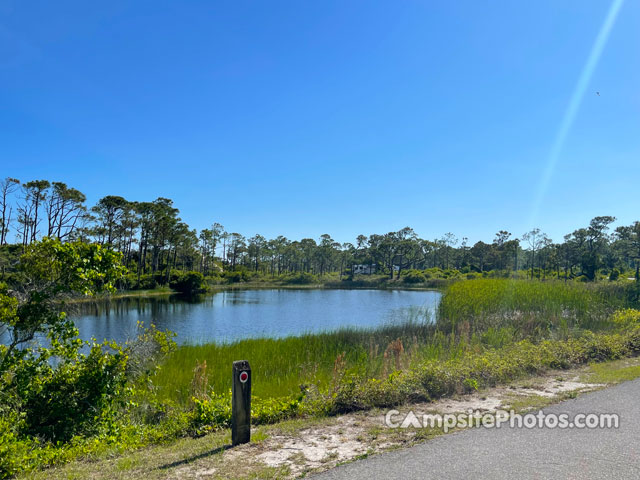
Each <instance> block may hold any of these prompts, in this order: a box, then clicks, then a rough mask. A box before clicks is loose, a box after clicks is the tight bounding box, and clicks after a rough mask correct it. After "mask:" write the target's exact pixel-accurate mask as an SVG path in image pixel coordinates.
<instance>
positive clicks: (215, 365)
mask: <svg viewBox="0 0 640 480" xmlns="http://www.w3.org/2000/svg"><path fill="white" fill-rule="evenodd" d="M433 329H434V327H433V325H429V324H428V323H427V322H425V321H423V320H422V319H420V318H410V319H408V320H407V321H406V322H403V323H398V324H395V325H386V326H383V327H380V328H377V329H371V330H369V329H355V328H345V329H341V330H338V331H334V332H324V333H315V334H307V335H302V336H296V337H286V338H277V339H272V338H257V339H247V340H241V341H237V342H233V343H226V344H215V343H211V344H204V345H183V346H180V347H179V348H178V349H177V351H175V352H174V353H172V354H171V355H170V356H169V357H168V358H167V359H166V361H165V363H164V364H163V365H162V366H161V367H162V368H161V369H160V370H159V371H158V373H157V374H156V376H155V379H154V384H155V385H157V386H158V394H159V395H160V397H161V398H165V399H172V400H174V401H177V402H179V403H185V402H187V401H189V399H190V397H191V395H192V390H193V389H192V380H193V378H194V368H195V367H196V365H199V364H200V365H202V364H203V362H206V372H205V373H206V377H207V380H208V385H209V387H210V388H211V389H212V391H213V392H215V393H223V392H226V391H227V390H228V389H229V388H230V386H231V365H232V362H233V361H234V360H240V359H243V360H248V361H249V363H250V364H251V369H252V374H253V375H252V378H253V380H252V388H253V393H254V394H255V395H256V396H258V397H262V398H266V397H280V396H288V395H292V394H296V393H298V392H300V386H301V385H303V384H306V385H310V384H313V385H318V386H320V387H323V386H327V385H329V383H331V381H332V380H333V377H334V374H335V370H336V369H337V368H342V367H346V368H348V369H349V370H350V371H351V372H353V373H354V374H357V375H359V376H365V377H370V376H374V375H378V374H381V373H383V372H384V370H385V367H386V368H387V369H388V370H393V369H394V367H395V360H396V357H398V355H394V354H393V353H389V352H387V360H385V350H386V349H387V347H388V346H389V344H390V343H392V342H393V341H397V340H398V339H400V341H401V343H402V345H403V350H405V351H406V354H405V355H404V357H403V360H406V358H407V356H408V354H409V353H415V352H417V351H418V350H419V349H422V350H423V349H424V348H425V347H426V345H425V340H426V339H428V338H432V336H433V335H432V333H433ZM444 351H445V348H440V349H433V352H432V354H438V353H439V352H444ZM336 362H338V364H339V365H337V364H336ZM390 363H393V364H390Z"/></svg>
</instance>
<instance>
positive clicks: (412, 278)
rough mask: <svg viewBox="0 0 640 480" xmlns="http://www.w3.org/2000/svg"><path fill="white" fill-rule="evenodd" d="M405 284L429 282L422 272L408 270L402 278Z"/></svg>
mask: <svg viewBox="0 0 640 480" xmlns="http://www.w3.org/2000/svg"><path fill="white" fill-rule="evenodd" d="M402 281H403V282H404V283H424V282H426V281H427V277H425V276H424V274H423V273H422V272H421V271H420V270H407V272H406V273H405V274H403V276H402Z"/></svg>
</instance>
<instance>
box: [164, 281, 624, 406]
mask: <svg viewBox="0 0 640 480" xmlns="http://www.w3.org/2000/svg"><path fill="white" fill-rule="evenodd" d="M622 297H624V295H623V293H622V292H619V291H617V290H615V288H614V287H611V286H609V285H606V284H600V285H588V284H583V283H567V284H565V283H564V282H561V281H547V282H539V281H528V280H509V279H476V280H473V281H468V282H458V283H455V284H453V285H451V286H449V287H448V289H447V290H446V291H445V294H444V295H443V298H442V301H441V303H440V306H439V307H438V311H437V314H436V315H435V319H436V320H435V322H434V321H433V319H434V315H433V314H432V313H431V312H428V311H425V310H422V309H419V308H417V309H413V310H409V311H407V312H405V315H404V317H403V318H396V319H395V322H394V323H393V324H388V325H384V326H382V327H379V328H375V329H354V328H344V329H341V330H338V331H333V332H324V333H313V334H307V335H301V336H295V337H286V338H276V339H272V338H257V339H246V340H241V341H237V342H233V343H223V344H215V343H212V344H203V345H183V346H181V347H179V348H178V349H177V351H176V352H174V353H173V354H172V355H171V356H169V357H168V358H167V360H166V362H165V363H164V364H163V365H162V366H161V367H162V368H161V369H160V370H159V372H158V373H157V375H156V377H155V378H154V384H155V385H156V386H157V393H158V395H159V397H160V398H162V399H164V400H172V401H175V402H178V403H179V404H183V405H186V404H188V402H189V401H190V399H191V397H192V396H194V394H195V395H196V396H199V395H198V392H196V391H195V390H197V389H195V390H194V387H193V385H194V377H198V376H200V377H202V375H203V372H202V365H203V364H206V372H205V373H204V374H205V375H206V378H199V379H198V380H197V382H196V383H197V384H198V385H202V384H203V383H205V384H206V385H208V386H209V388H210V391H211V392H213V393H217V394H220V393H225V392H227V391H228V390H229V388H230V384H231V364H232V362H233V361H234V360H240V359H245V360H249V362H250V364H251V367H252V370H253V393H254V395H255V396H256V397H258V398H272V397H287V396H291V395H297V394H299V393H300V388H301V386H313V387H314V388H315V389H317V390H327V389H330V388H331V385H334V384H335V383H336V382H337V381H338V380H339V379H338V376H344V375H345V374H348V375H350V376H356V377H358V378H365V379H366V378H379V379H380V378H385V377H387V376H388V375H390V374H392V373H393V372H394V371H406V370H409V369H411V368H412V367H414V366H416V365H418V364H420V363H421V362H424V361H433V360H442V361H448V360H452V359H456V358H460V357H462V356H464V355H465V354H467V353H468V352H470V351H471V352H473V351H475V352H480V351H482V350H485V349H501V348H504V347H507V346H509V345H511V344H513V343H514V342H517V341H520V340H523V339H527V340H530V341H533V342H537V341H541V340H544V339H558V340H566V339H569V338H573V337H578V336H580V335H581V334H582V332H585V331H587V330H591V331H601V330H602V331H606V330H614V329H615V325H612V323H611V321H610V316H611V315H610V314H611V312H612V311H613V310H615V309H616V308H618V307H620V306H622V304H623V300H622ZM302 321H303V320H302ZM200 390H201V388H200ZM200 393H201V392H200Z"/></svg>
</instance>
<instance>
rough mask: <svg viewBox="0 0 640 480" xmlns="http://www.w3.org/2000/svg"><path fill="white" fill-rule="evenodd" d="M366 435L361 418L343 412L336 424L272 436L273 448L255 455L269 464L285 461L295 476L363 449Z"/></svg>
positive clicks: (349, 457) (335, 461) (347, 458)
mask: <svg viewBox="0 0 640 480" xmlns="http://www.w3.org/2000/svg"><path fill="white" fill-rule="evenodd" d="M365 435H366V429H365V427H364V424H363V423H362V422H359V421H357V420H356V418H355V417H354V416H343V417H341V418H340V420H339V422H338V423H337V424H335V425H331V426H329V427H317V428H309V429H303V430H301V431H300V432H299V434H298V436H296V437H291V436H284V435H281V436H279V435H276V436H274V437H271V438H269V440H268V443H269V444H272V445H273V446H274V447H275V448H270V449H268V450H267V451H265V452H264V453H261V454H259V455H258V457H257V458H258V460H260V461H262V462H263V463H265V464H266V465H268V466H270V467H279V466H282V465H286V466H287V467H289V470H290V472H291V474H292V476H296V475H299V474H301V473H302V472H305V471H309V470H316V469H319V468H322V467H323V466H325V465H328V464H336V463H340V462H344V461H346V460H350V459H352V458H354V457H357V456H359V455H362V454H364V453H366V452H367V450H368V449H369V446H368V445H367V444H366V443H364V441H363V440H364V436H365Z"/></svg>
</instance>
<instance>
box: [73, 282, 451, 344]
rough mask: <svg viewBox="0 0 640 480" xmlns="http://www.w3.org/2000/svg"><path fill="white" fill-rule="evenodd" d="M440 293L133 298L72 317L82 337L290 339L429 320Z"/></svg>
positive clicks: (92, 306) (90, 306) (87, 307)
mask: <svg viewBox="0 0 640 480" xmlns="http://www.w3.org/2000/svg"><path fill="white" fill-rule="evenodd" d="M439 299H440V293H439V292H435V291H399V290H235V291H223V292H218V293H214V294H211V295H206V296H201V297H200V298H197V299H184V298H180V297H175V296H171V297H164V296H163V297H148V298H138V297H129V298H122V299H118V300H113V301H110V302H97V303H86V304H81V305H78V306H77V307H76V310H75V311H74V312H73V314H72V316H73V318H74V319H75V322H76V324H77V326H78V328H79V329H80V334H81V337H82V338H84V339H89V338H91V337H95V338H97V339H98V340H99V341H101V340H103V339H109V340H111V339H113V340H116V341H124V340H127V339H129V338H132V337H134V336H135V335H136V331H137V324H138V322H144V324H145V325H149V324H151V323H153V324H155V325H156V326H157V327H158V328H161V329H170V330H173V331H174V332H176V333H177V334H178V337H177V340H178V342H179V343H185V342H196V343H199V342H211V341H217V342H222V341H231V340H237V339H241V338H249V337H259V336H269V337H282V336H287V335H297V334H302V333H305V332H317V331H323V330H335V329H337V328H340V327H346V326H351V327H372V326H377V325H381V324H383V323H385V322H399V321H403V320H406V319H407V318H411V319H413V320H417V321H424V319H425V318H427V319H429V318H431V316H432V315H433V312H434V311H435V307H436V306H437V303H438V301H439Z"/></svg>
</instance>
